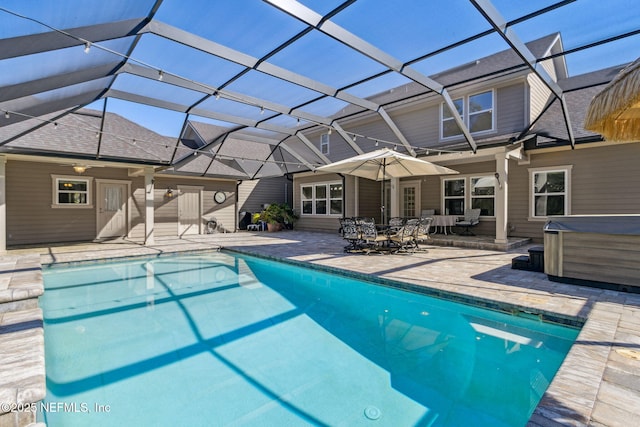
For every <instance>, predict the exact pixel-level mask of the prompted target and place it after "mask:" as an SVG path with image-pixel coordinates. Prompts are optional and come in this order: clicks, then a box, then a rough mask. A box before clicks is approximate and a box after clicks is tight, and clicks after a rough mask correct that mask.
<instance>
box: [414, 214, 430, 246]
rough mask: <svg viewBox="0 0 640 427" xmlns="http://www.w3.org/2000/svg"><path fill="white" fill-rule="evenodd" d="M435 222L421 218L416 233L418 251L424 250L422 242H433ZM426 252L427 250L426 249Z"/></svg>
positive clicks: (428, 218)
mask: <svg viewBox="0 0 640 427" xmlns="http://www.w3.org/2000/svg"><path fill="white" fill-rule="evenodd" d="M432 222H433V218H431V217H427V218H420V222H419V223H418V228H417V231H416V238H415V241H416V250H422V249H421V248H420V245H419V243H420V242H428V241H430V240H431V233H430V232H429V231H430V230H431V223H432ZM425 250H426V249H425Z"/></svg>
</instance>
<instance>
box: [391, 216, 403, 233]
mask: <svg viewBox="0 0 640 427" xmlns="http://www.w3.org/2000/svg"><path fill="white" fill-rule="evenodd" d="M404 223H405V219H404V218H401V217H399V216H396V217H393V218H389V228H388V233H389V234H393V233H397V232H398V230H400V228H402V226H403V225H404Z"/></svg>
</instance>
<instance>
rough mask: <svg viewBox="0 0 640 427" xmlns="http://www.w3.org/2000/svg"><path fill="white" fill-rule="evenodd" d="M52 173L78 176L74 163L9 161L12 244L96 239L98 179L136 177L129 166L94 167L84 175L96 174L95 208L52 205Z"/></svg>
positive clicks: (8, 201) (8, 211)
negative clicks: (127, 167) (113, 167)
mask: <svg viewBox="0 0 640 427" xmlns="http://www.w3.org/2000/svg"><path fill="white" fill-rule="evenodd" d="M52 174H54V175H64V176H70V177H72V176H77V175H76V174H75V173H74V172H73V170H72V169H71V166H63V165H56V164H52V163H37V162H24V161H13V160H9V161H7V165H6V183H7V184H6V185H7V186H6V188H7V194H6V198H7V203H6V211H7V244H8V245H18V244H33V243H51V242H74V241H87V240H93V239H95V237H96V210H95V203H96V200H95V187H96V183H95V179H96V178H98V179H117V180H123V181H133V180H132V179H131V178H130V177H128V176H127V170H126V169H108V168H98V167H95V168H91V169H88V170H87V172H85V173H84V175H83V176H85V177H93V178H94V180H93V185H92V187H93V188H92V189H91V195H92V201H93V206H94V208H52V207H51V205H52V203H53V191H52V189H53V186H52V181H51V180H52V178H51V175H52ZM132 211H133V209H132ZM132 213H133V212H132Z"/></svg>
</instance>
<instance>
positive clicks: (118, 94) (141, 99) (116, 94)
mask: <svg viewBox="0 0 640 427" xmlns="http://www.w3.org/2000/svg"><path fill="white" fill-rule="evenodd" d="M104 97H113V98H118V99H122V100H125V101H131V102H137V103H139V104H145V105H150V106H152V107H159V108H164V109H167V110H172V111H177V112H180V113H185V114H187V111H188V110H189V107H187V106H185V105H181V104H177V103H174V102H167V101H162V100H159V99H155V98H150V97H147V96H143V95H136V94H133V93H129V92H123V91H119V90H115V89H110V90H109V91H108V92H107V93H106V94H105V95H104ZM190 113H191V114H196V115H198V116H202V117H207V118H210V119H214V120H220V121H223V122H228V123H234V124H239V125H243V126H247V127H254V128H258V129H265V130H270V131H272V132H278V133H281V134H284V135H289V136H296V137H298V138H299V139H300V140H301V141H302V142H303V143H304V144H305V145H307V146H308V147H309V148H311V149H315V146H314V145H313V144H312V143H311V141H309V140H308V139H306V138H300V136H301V135H300V134H299V132H296V131H295V130H292V129H289V128H287V127H284V126H276V125H271V124H269V123H261V122H257V121H255V120H252V119H247V118H244V117H238V116H233V115H230V114H224V113H216V112H213V111H209V110H203V109H196V108H194V109H191V111H190ZM312 147H313V148H312ZM314 152H315V151H314ZM321 158H322V159H323V160H324V161H325V162H326V163H327V164H328V163H331V161H330V160H329V159H327V158H326V157H325V156H321Z"/></svg>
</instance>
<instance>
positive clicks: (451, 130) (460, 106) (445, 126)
mask: <svg viewBox="0 0 640 427" xmlns="http://www.w3.org/2000/svg"><path fill="white" fill-rule="evenodd" d="M453 105H455V106H456V110H458V114H460V117H462V120H463V121H464V100H463V99H462V98H458V99H454V100H453ZM441 134H442V138H450V137H452V136H457V135H462V131H461V130H460V127H459V126H458V124H457V123H456V121H455V119H454V118H453V114H452V113H451V110H450V109H449V107H448V106H447V104H442V132H441Z"/></svg>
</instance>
